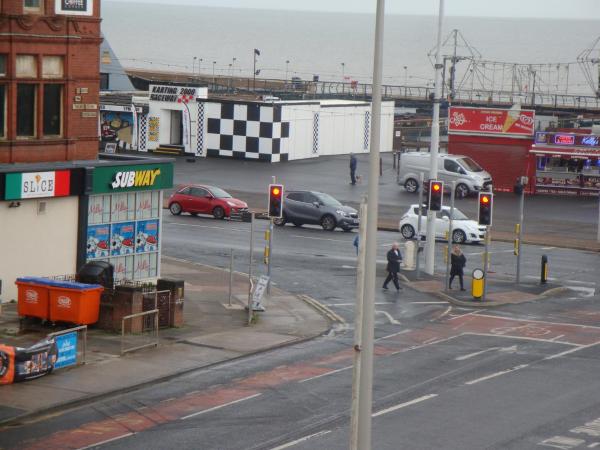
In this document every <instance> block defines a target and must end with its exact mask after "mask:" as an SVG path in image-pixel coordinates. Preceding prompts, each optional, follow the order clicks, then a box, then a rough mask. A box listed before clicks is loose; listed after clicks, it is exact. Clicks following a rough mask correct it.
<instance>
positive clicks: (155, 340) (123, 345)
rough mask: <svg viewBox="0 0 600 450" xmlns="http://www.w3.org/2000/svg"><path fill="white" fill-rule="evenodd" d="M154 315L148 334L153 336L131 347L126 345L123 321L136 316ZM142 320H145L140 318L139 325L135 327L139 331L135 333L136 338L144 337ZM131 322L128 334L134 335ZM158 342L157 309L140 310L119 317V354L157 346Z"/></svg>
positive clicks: (131, 319)
mask: <svg viewBox="0 0 600 450" xmlns="http://www.w3.org/2000/svg"><path fill="white" fill-rule="evenodd" d="M152 315H154V330H150V333H149V334H150V335H152V334H154V338H153V339H150V341H149V342H146V343H143V344H139V345H135V346H133V347H128V348H127V347H126V343H125V322H127V321H128V320H130V321H133V319H137V318H145V317H150V316H152ZM144 322H145V320H143V319H142V320H140V323H139V326H138V327H137V328H139V332H138V333H135V335H136V338H137V337H140V336H141V337H144V336H145V334H146V333H145V330H144ZM133 328H134V327H133V322H132V323H131V324H130V329H129V330H130V335H134V333H133V331H132V329H133ZM158 344H159V337H158V309H153V310H151V311H144V312H140V313H136V314H130V315H128V316H123V318H122V319H121V355H124V354H125V353H129V352H134V351H136V350H141V349H143V348H147V347H158Z"/></svg>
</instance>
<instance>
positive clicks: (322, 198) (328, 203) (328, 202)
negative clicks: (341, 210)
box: [317, 194, 342, 206]
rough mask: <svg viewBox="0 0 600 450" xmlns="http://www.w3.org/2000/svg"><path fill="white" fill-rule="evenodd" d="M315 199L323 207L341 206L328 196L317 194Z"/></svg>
mask: <svg viewBox="0 0 600 450" xmlns="http://www.w3.org/2000/svg"><path fill="white" fill-rule="evenodd" d="M317 197H318V198H319V200H320V201H321V203H323V205H325V206H342V204H341V203H340V202H338V201H337V200H336V199H335V198H333V197H332V196H331V195H329V194H317Z"/></svg>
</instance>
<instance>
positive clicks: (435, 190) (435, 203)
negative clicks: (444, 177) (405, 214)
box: [429, 180, 444, 211]
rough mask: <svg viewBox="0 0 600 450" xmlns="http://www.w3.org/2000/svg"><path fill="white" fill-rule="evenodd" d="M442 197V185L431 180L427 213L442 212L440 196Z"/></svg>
mask: <svg viewBox="0 0 600 450" xmlns="http://www.w3.org/2000/svg"><path fill="white" fill-rule="evenodd" d="M443 195H444V183H443V182H442V181H436V180H431V181H430V182H429V211H441V210H442V196H443Z"/></svg>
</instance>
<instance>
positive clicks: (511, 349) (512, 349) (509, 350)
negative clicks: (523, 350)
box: [454, 345, 517, 361]
mask: <svg viewBox="0 0 600 450" xmlns="http://www.w3.org/2000/svg"><path fill="white" fill-rule="evenodd" d="M494 350H498V351H500V352H504V353H516V351H517V346H516V345H513V346H512V347H491V348H488V349H485V350H481V351H479V352H475V353H469V354H468V355H463V356H458V357H456V358H454V359H455V360H456V361H465V360H467V359H471V358H474V357H475V356H479V355H482V354H484V353H488V352H493V351H494Z"/></svg>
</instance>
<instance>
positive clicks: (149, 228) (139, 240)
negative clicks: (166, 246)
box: [135, 220, 158, 253]
mask: <svg viewBox="0 0 600 450" xmlns="http://www.w3.org/2000/svg"><path fill="white" fill-rule="evenodd" d="M135 251H136V253H148V252H157V251H158V220H141V221H139V222H138V224H137V235H136V244H135Z"/></svg>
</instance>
